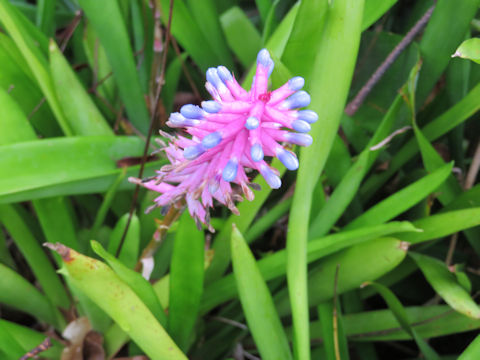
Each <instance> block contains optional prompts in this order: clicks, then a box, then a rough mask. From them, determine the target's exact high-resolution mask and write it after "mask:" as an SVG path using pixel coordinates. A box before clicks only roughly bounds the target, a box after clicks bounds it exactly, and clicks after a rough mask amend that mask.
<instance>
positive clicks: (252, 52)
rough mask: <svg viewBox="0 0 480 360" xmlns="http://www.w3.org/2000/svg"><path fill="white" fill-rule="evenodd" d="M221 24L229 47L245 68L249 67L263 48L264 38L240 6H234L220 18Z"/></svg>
mask: <svg viewBox="0 0 480 360" xmlns="http://www.w3.org/2000/svg"><path fill="white" fill-rule="evenodd" d="M220 23H221V24H222V27H223V31H224V33H225V37H226V38H227V43H228V45H229V46H230V48H231V49H232V51H233V52H234V53H235V55H236V56H237V57H238V59H239V60H240V62H241V63H242V65H243V66H244V67H245V68H247V67H249V66H250V65H251V64H252V63H253V62H254V61H255V59H256V58H257V53H258V51H259V50H260V49H261V48H262V38H261V36H260V34H259V33H258V30H257V29H256V28H255V26H253V24H252V23H251V21H250V20H249V19H248V17H247V16H246V15H245V13H244V12H243V10H242V9H240V8H239V7H238V6H232V7H231V8H230V9H228V10H227V11H225V12H224V13H223V14H222V16H221V17H220ZM245 39H248V41H245Z"/></svg>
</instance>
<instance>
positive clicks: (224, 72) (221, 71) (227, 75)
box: [217, 66, 233, 83]
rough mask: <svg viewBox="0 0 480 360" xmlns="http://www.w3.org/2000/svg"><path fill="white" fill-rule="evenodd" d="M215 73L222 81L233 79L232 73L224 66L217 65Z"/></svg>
mask: <svg viewBox="0 0 480 360" xmlns="http://www.w3.org/2000/svg"><path fill="white" fill-rule="evenodd" d="M217 74H218V76H219V77H220V79H221V80H222V81H223V82H224V83H226V82H229V81H232V80H233V76H232V73H231V72H230V71H228V69H227V68H226V67H225V66H218V67H217Z"/></svg>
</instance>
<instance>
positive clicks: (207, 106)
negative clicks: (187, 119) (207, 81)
mask: <svg viewBox="0 0 480 360" xmlns="http://www.w3.org/2000/svg"><path fill="white" fill-rule="evenodd" d="M202 108H203V110H205V111H206V112H208V113H210V114H215V113H217V112H219V111H220V110H221V109H222V105H221V104H219V103H218V102H216V101H215V100H207V101H202Z"/></svg>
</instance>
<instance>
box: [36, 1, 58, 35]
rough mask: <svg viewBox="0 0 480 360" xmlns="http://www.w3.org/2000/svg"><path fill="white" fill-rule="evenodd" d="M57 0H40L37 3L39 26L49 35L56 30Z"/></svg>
mask: <svg viewBox="0 0 480 360" xmlns="http://www.w3.org/2000/svg"><path fill="white" fill-rule="evenodd" d="M56 5H57V0H39V1H38V3H37V26H38V27H39V28H40V30H42V31H43V32H44V33H45V34H46V35H47V36H52V35H53V32H54V30H55V6H56Z"/></svg>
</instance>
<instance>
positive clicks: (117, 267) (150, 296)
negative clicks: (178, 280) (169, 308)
mask: <svg viewBox="0 0 480 360" xmlns="http://www.w3.org/2000/svg"><path fill="white" fill-rule="evenodd" d="M90 245H91V246H92V249H93V251H94V252H95V253H96V254H97V255H98V256H100V257H101V258H102V259H104V260H105V261H106V262H107V263H108V265H110V267H111V268H112V269H113V271H115V274H116V275H117V276H118V277H119V278H120V279H122V280H123V281H124V282H125V283H126V284H127V285H128V286H129V287H130V288H131V289H132V290H133V291H134V292H135V294H136V295H137V296H138V297H139V298H140V299H141V300H142V301H143V303H144V304H145V305H146V306H147V307H148V309H149V310H150V311H151V312H152V314H153V315H154V316H155V318H156V319H157V320H158V321H159V322H160V324H161V325H162V326H165V325H166V324H167V317H166V315H165V312H164V310H163V308H162V305H160V302H159V301H158V297H157V295H156V294H155V291H154V290H153V287H152V285H151V284H150V283H149V282H148V281H147V280H146V279H145V278H144V277H143V276H142V275H141V274H139V273H138V272H136V271H133V270H132V269H130V268H128V267H126V266H125V264H123V263H122V262H121V261H120V260H119V259H117V258H115V257H114V256H113V255H112V254H110V253H109V252H107V251H106V250H105V249H104V248H103V247H102V245H101V244H100V243H99V242H97V241H95V240H92V241H91V242H90Z"/></svg>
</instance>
